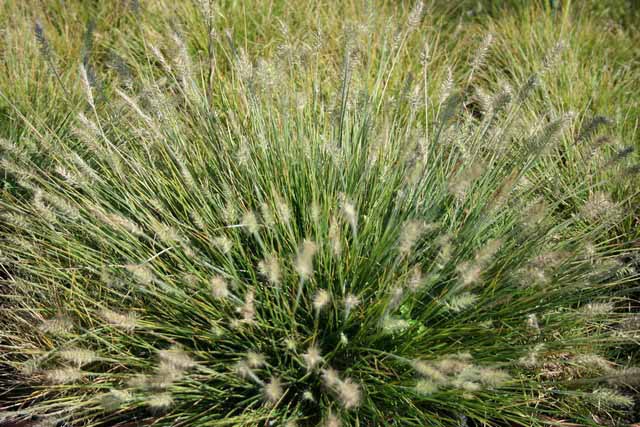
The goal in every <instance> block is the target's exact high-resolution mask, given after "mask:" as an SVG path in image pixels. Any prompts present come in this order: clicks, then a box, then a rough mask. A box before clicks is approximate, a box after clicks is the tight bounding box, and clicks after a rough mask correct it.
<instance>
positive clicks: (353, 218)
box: [340, 195, 358, 234]
mask: <svg viewBox="0 0 640 427" xmlns="http://www.w3.org/2000/svg"><path fill="white" fill-rule="evenodd" d="M340 209H341V210H342V215H343V216H344V219H345V220H346V221H347V223H349V225H350V226H351V230H352V231H353V233H354V234H355V233H356V231H357V230H358V213H357V212H356V207H355V206H354V204H353V203H351V202H350V201H349V200H348V199H347V197H346V196H345V195H342V196H341V200H340Z"/></svg>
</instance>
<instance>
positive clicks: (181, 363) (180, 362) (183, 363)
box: [158, 345, 196, 370]
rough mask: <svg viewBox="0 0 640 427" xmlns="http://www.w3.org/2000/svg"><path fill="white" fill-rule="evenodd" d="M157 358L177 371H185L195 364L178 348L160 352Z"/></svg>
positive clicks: (173, 347) (172, 347)
mask: <svg viewBox="0 0 640 427" xmlns="http://www.w3.org/2000/svg"><path fill="white" fill-rule="evenodd" d="M158 356H159V358H160V360H161V361H163V362H165V363H167V364H168V365H169V366H171V367H173V368H175V369H177V370H187V369H190V368H192V367H194V366H195V365H196V362H195V361H194V360H193V359H192V358H191V356H189V355H188V354H187V352H186V351H184V350H183V349H182V348H180V347H179V346H175V345H174V346H171V347H170V348H168V349H165V350H160V351H159V352H158Z"/></svg>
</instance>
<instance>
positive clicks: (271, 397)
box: [264, 377, 284, 403]
mask: <svg viewBox="0 0 640 427" xmlns="http://www.w3.org/2000/svg"><path fill="white" fill-rule="evenodd" d="M283 393H284V390H283V388H282V382H281V381H280V379H279V378H276V377H271V379H270V380H269V382H268V383H266V384H265V385H264V396H265V398H266V399H267V401H268V402H270V403H276V402H277V401H278V400H280V398H281V397H282V395H283Z"/></svg>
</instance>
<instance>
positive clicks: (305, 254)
mask: <svg viewBox="0 0 640 427" xmlns="http://www.w3.org/2000/svg"><path fill="white" fill-rule="evenodd" d="M316 251H317V247H316V244H315V243H313V242H312V241H310V240H305V241H304V242H302V245H301V246H300V249H299V250H298V255H297V257H296V260H295V268H296V271H297V272H298V274H299V275H300V278H301V279H302V280H306V279H308V278H310V277H311V275H313V257H314V256H315V254H316Z"/></svg>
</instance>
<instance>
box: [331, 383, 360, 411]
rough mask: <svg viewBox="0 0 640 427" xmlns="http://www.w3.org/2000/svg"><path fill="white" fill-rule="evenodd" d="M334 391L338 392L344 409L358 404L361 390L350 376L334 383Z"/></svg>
mask: <svg viewBox="0 0 640 427" xmlns="http://www.w3.org/2000/svg"><path fill="white" fill-rule="evenodd" d="M336 392H337V393H338V399H339V400H340V403H342V406H344V407H345V408H346V409H353V408H356V407H358V406H360V401H361V400H362V391H361V390H360V385H358V384H357V383H355V382H353V380H351V378H346V379H345V380H344V381H340V382H339V383H338V385H336Z"/></svg>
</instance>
